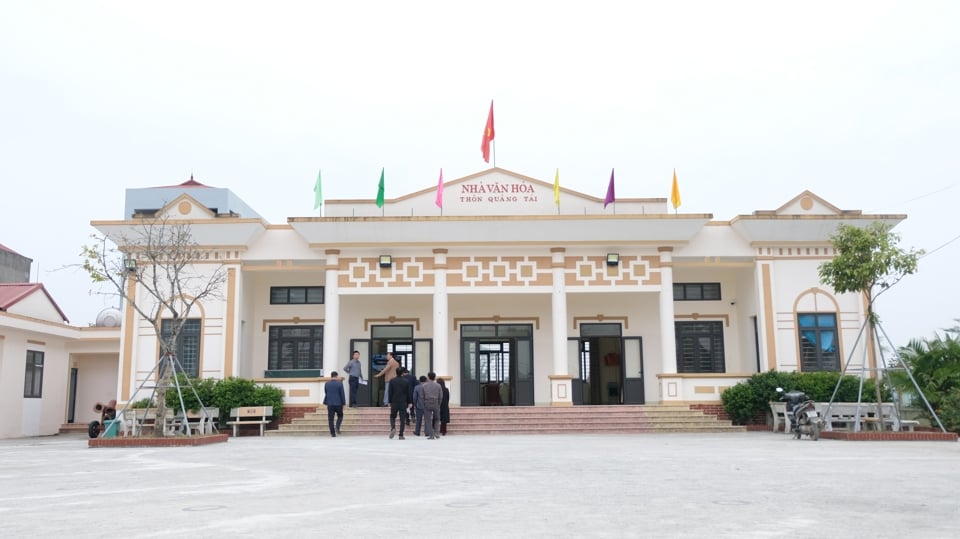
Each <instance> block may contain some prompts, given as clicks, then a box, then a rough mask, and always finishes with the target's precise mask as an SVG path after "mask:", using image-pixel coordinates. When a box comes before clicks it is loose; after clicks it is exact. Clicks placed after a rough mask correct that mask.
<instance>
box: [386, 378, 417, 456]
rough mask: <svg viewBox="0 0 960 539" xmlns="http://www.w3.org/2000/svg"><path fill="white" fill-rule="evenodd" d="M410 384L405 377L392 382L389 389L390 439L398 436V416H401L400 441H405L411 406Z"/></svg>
mask: <svg viewBox="0 0 960 539" xmlns="http://www.w3.org/2000/svg"><path fill="white" fill-rule="evenodd" d="M409 387H410V382H407V379H406V378H404V377H403V376H397V377H395V378H394V379H393V380H390V384H389V385H388V386H387V388H388V389H389V390H390V438H393V437H394V436H396V434H397V416H398V415H399V416H400V439H401V440H403V439H404V438H403V429H404V427H406V426H407V408H408V407H409V406H410V401H411V399H410V392H409Z"/></svg>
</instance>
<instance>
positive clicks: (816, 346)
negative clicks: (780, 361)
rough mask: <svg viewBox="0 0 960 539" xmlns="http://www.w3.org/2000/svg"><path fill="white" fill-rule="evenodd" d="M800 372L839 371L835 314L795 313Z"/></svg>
mask: <svg viewBox="0 0 960 539" xmlns="http://www.w3.org/2000/svg"><path fill="white" fill-rule="evenodd" d="M797 336H798V338H799V339H800V370H801V371H803V372H815V371H839V370H840V352H839V349H838V347H837V315H836V313H797Z"/></svg>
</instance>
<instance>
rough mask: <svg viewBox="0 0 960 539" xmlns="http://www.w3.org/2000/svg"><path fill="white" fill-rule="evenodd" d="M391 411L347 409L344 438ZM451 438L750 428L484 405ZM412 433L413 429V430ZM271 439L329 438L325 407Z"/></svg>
mask: <svg viewBox="0 0 960 539" xmlns="http://www.w3.org/2000/svg"><path fill="white" fill-rule="evenodd" d="M389 425H390V411H389V408H386V407H383V408H348V409H347V410H345V411H344V418H343V425H342V427H341V434H342V435H348V436H349V435H352V436H385V435H386V434H387V433H388V432H389V430H390V426H389ZM447 429H448V432H449V433H450V434H537V433H539V434H570V433H590V434H623V433H653V432H701V433H702V432H744V431H745V430H746V428H745V427H741V426H734V425H732V424H731V423H730V421H723V420H719V419H717V418H716V417H715V416H712V415H707V414H704V413H703V412H702V411H700V410H691V409H690V408H689V407H687V406H670V405H641V406H629V405H615V406H564V407H547V406H485V407H464V408H461V407H456V408H451V409H450V423H449V425H448V426H447ZM408 430H412V427H408ZM267 435H268V436H320V435H322V436H329V430H328V427H327V413H326V410H325V409H324V408H323V407H321V408H320V409H319V410H318V411H317V412H311V413H307V414H306V415H305V416H304V417H302V418H297V419H294V420H293V421H292V422H291V423H287V424H282V425H280V427H279V429H278V430H271V431H267Z"/></svg>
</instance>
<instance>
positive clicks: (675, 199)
mask: <svg viewBox="0 0 960 539" xmlns="http://www.w3.org/2000/svg"><path fill="white" fill-rule="evenodd" d="M670 203H671V204H673V209H674V211H676V209H677V208H679V207H680V186H679V185H677V169H673V187H672V188H671V189H670Z"/></svg>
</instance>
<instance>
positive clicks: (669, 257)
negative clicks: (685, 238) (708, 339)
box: [657, 247, 677, 374]
mask: <svg viewBox="0 0 960 539" xmlns="http://www.w3.org/2000/svg"><path fill="white" fill-rule="evenodd" d="M657 250H658V251H660V350H661V354H662V358H661V359H662V361H663V364H662V365H663V366H662V369H663V370H662V371H661V372H662V373H663V374H675V373H676V372H677V335H676V330H675V328H674V319H675V316H674V311H673V247H660V248H659V249H657Z"/></svg>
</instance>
